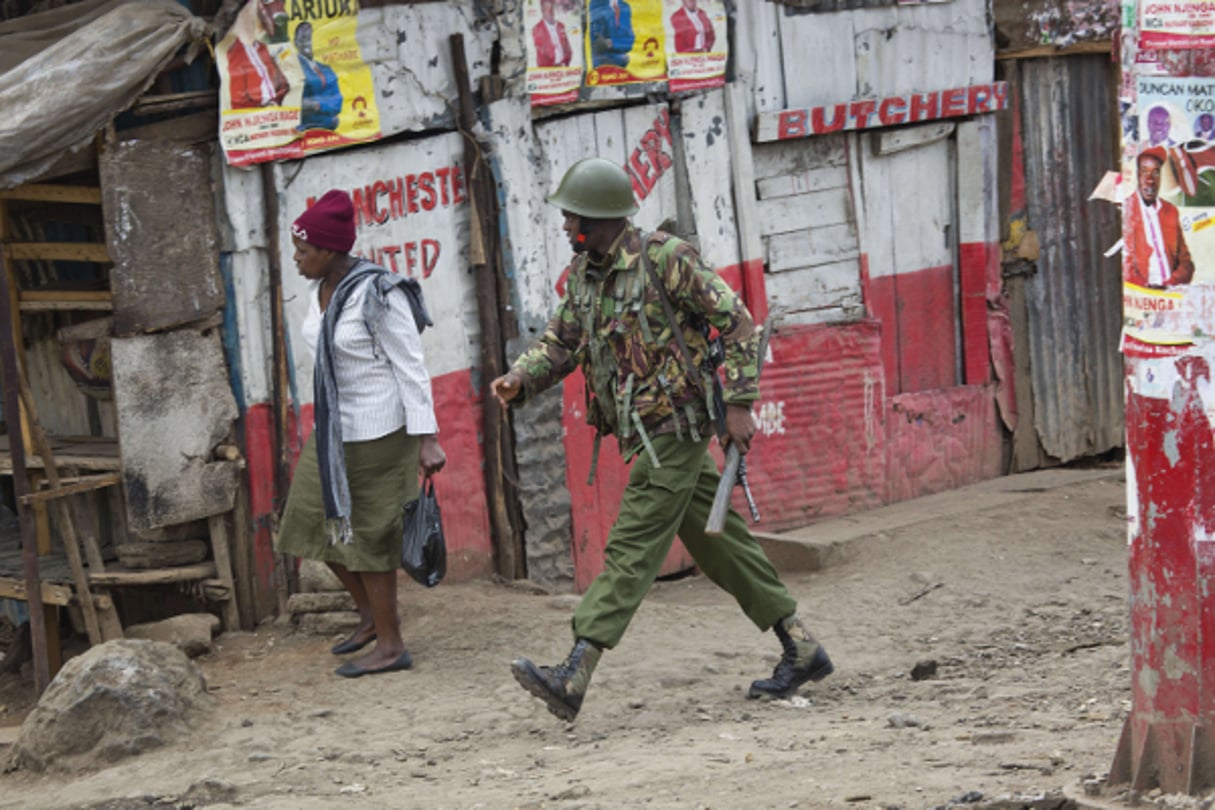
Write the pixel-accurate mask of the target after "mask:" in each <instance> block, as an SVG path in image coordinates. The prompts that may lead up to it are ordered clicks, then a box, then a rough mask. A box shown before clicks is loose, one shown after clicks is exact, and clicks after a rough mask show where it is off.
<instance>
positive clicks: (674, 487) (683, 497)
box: [573, 434, 797, 648]
mask: <svg viewBox="0 0 1215 810" xmlns="http://www.w3.org/2000/svg"><path fill="white" fill-rule="evenodd" d="M653 445H654V451H655V454H656V455H657V456H658V459H659V461H660V462H661V464H660V466H655V465H654V462H653V460H652V459H651V458H650V455H649V453H648V452H644V451H643V452H642V453H640V454H639V455H638V456H637V458H636V460H634V462H633V469H632V471H631V472H630V473H629V483H628V486H627V487H626V488H625V490H624V497H623V498H622V499H621V501H620V514H619V516H617V518H616V523H615V524H614V525H613V526H612V531H611V533H610V534H609V535H608V541H607V548H606V549H605V550H604V568H603V573H601V574H600V575H599V576H598V577H596V578H595V581H594V582H592V583H591V587H590V588H588V589H587V591H586V594H585V595H584V596H583V597H582V601H581V602H580V603H579V604H578V608H577V610H575V611H574V621H573V625H574V636H575V638H585V639H587V640H588V641H591V642H594V643H595V644H597V645H600V646H602V647H606V648H611V647H615V646H616V644H617V643H618V642H619V641H620V639H621V637H622V636H623V635H624V631H625V628H627V627H628V626H629V622H630V621H631V620H632V618H633V614H634V613H636V612H637V608H638V607H639V606H640V605H641V600H642V599H643V598H645V595H646V592H647V591H649V589H650V586H651V585H652V584H653V583H654V578H655V577H656V576H658V571H659V570H660V569H661V567H662V563H663V561H664V560H665V559H666V556H667V552H668V551H669V550H670V548H671V542H672V541H673V540H674V538H675V535H676V534H678V535H679V539H680V540H682V541H683V544H684V547H685V548H687V550H688V552H689V553H690V554H691V555H692V559H693V560H695V561H696V565H697V566H698V567H699V568H700V570H701V571H702V572H703V573H704V574H705V576H707V577H708V578H709V579H710V580H712V581H713V582H714V583H715V584H716V585H717V586H718V587H720V588H722V589H723V590H725V591H726V592H727V593H729V594H730V595H731V596H733V597H734V599H735V600H736V601H737V602H738V604H739V607H741V608H742V609H743V612H744V613H746V614H747V617H748V618H749V619H751V621H752V622H754V623H755V626H756V627H758V628H759V629H760V630H767V629H768V628H770V627H771V626H772V625H774V624H776V622H778V621H779V620H781V619H783V618H785V617H786V616H788V615H790V614H792V613H793V612H794V611H795V610H796V608H797V603H796V601H794V599H793V597H792V596H790V595H789V591H788V590H786V588H785V586H784V585H783V584H781V581H780V578H779V577H777V575H776V569H775V568H773V567H772V563H771V562H769V561H768V558H767V556H766V555H765V554H764V552H763V549H761V548H760V547H759V543H757V542H756V541H755V538H754V537H752V536H751V532H750V531H749V530H748V529H747V524H746V523H745V522H744V521H743V519H742V516H741V515H739V514H738V513H737V512H736V511H734V509H730V511H729V514H728V516H727V518H726V525H725V531H724V532H722V534H721V536H720V537H707V536H706V535H705V521H706V520H708V518H709V510H710V509H711V508H712V506H713V496H714V495H715V494H716V492H717V482H718V481H719V480H720V479H721V473H719V472H718V470H717V465H716V463H715V462H714V460H713V457H712V456H711V455H709V453H708V446H709V440H708V439H705V440H702V441H699V442H691V441H682V440H680V439H677V438H675V437H674V436H672V435H670V434H667V435H662V436H656V437H654V440H653Z"/></svg>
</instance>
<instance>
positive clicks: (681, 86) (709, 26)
mask: <svg viewBox="0 0 1215 810" xmlns="http://www.w3.org/2000/svg"><path fill="white" fill-rule="evenodd" d="M664 5H665V10H664V12H663V25H664V27H665V34H666V43H667V49H666V50H667V80H668V86H669V87H670V89H671V92H672V93H678V92H680V91H684V90H701V89H704V88H708V87H720V86H722V85H723V84H725V82H726V55H727V52H728V51H727V45H726V42H727V36H726V9H725V4H724V2H723V0H666V2H665V3H664Z"/></svg>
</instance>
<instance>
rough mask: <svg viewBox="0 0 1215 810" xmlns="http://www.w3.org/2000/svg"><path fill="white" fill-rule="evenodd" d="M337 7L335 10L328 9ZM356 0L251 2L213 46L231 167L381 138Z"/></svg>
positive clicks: (224, 145)
mask: <svg viewBox="0 0 1215 810" xmlns="http://www.w3.org/2000/svg"><path fill="white" fill-rule="evenodd" d="M331 8H336V9H337V10H338V13H335V14H327V13H325V12H326V11H327V10H330V9H331ZM357 31H358V3H357V2H350V3H341V4H322V3H315V4H314V3H285V2H284V0H248V2H246V3H245V4H244V5H243V6H242V7H241V9H240V11H239V12H238V13H237V16H236V20H235V22H234V23H233V25H232V28H231V30H230V31H228V33H227V34H226V35H225V36H224V37H223V39H222V40H220V42H219V44H218V45H217V46H216V54H215V56H216V64H217V66H218V69H219V76H220V131H219V140H220V145H221V146H222V148H223V150H224V157H225V158H226V159H227V161H228V163H229V164H231V165H233V166H246V165H250V164H254V163H262V162H265V161H269V160H286V159H297V158H301V157H304V156H305V155H309V154H312V153H315V152H323V151H328V150H330V149H338V148H340V147H343V146H349V145H351V144H357V143H365V142H367V141H373V140H376V139H378V138H379V137H380V118H379V112H378V109H377V107H376V97H375V88H374V85H373V82H372V76H371V70H370V68H368V66H367V64H366V63H365V62H364V61H363V58H362V55H361V53H360V51H359V43H358V39H357V38H356V33H357Z"/></svg>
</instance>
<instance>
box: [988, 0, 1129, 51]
mask: <svg viewBox="0 0 1215 810" xmlns="http://www.w3.org/2000/svg"><path fill="white" fill-rule="evenodd" d="M1118 9H1119V4H1118V3H1117V2H1115V0H994V2H993V3H992V14H993V16H994V17H995V23H996V37H997V41H998V43H999V46H1000V50H1001V51H1004V52H1008V51H1011V52H1014V53H1015V52H1017V51H1024V50H1029V49H1031V48H1037V47H1042V46H1050V47H1054V48H1068V47H1073V46H1075V45H1079V44H1080V43H1085V42H1108V41H1109V40H1111V39H1113V38H1114V36H1116V34H1117V32H1118V22H1119V21H1118Z"/></svg>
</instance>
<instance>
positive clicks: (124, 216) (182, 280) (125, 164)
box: [101, 140, 224, 335]
mask: <svg viewBox="0 0 1215 810" xmlns="http://www.w3.org/2000/svg"><path fill="white" fill-rule="evenodd" d="M212 153H213V147H212V146H211V145H208V144H200V145H192V146H186V145H181V144H174V143H169V142H166V141H153V140H147V141H122V142H119V143H116V144H113V145H111V146H109V147H108V148H106V149H105V151H104V152H102V154H101V186H102V203H103V205H104V208H105V222H106V240H107V242H108V246H109V251H110V256H111V257H112V258H113V260H114V267H113V269H112V270H111V271H110V287H111V292H112V293H113V297H114V332H115V334H118V335H135V334H139V333H141V332H155V331H158V330H161V329H169V328H172V327H174V326H180V325H182V324H186V323H191V322H193V321H199V320H202V319H204V318H207V317H209V316H211V315H213V314H215V313H216V312H218V311H220V310H221V309H222V308H223V306H224V284H223V279H222V278H221V276H220V272H219V248H218V243H217V238H216V233H217V229H216V223H215V203H214V200H213V199H212V195H211V193H210V191H211V188H212V182H211V167H212Z"/></svg>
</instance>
